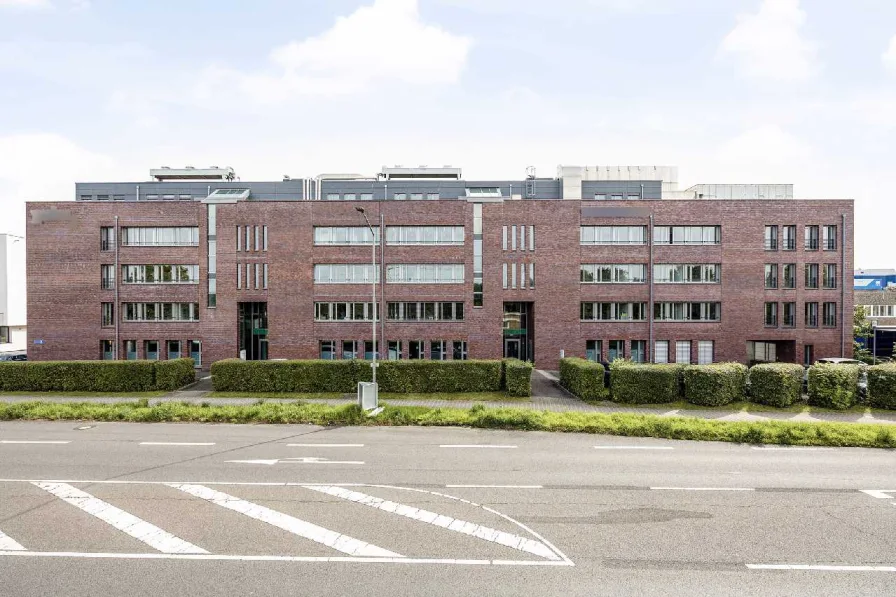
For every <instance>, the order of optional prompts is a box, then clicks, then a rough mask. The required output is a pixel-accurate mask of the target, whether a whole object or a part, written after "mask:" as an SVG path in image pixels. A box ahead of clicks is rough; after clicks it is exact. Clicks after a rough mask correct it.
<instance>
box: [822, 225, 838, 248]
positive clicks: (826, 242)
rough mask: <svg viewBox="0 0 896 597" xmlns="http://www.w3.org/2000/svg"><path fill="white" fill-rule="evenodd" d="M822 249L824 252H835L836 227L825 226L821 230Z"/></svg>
mask: <svg viewBox="0 0 896 597" xmlns="http://www.w3.org/2000/svg"><path fill="white" fill-rule="evenodd" d="M821 240H822V248H823V249H824V250H825V251H836V250H837V227H836V226H825V227H824V228H822V238H821Z"/></svg>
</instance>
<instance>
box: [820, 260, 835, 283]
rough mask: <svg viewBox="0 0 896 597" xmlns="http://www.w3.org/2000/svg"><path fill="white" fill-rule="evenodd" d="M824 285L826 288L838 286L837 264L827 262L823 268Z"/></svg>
mask: <svg viewBox="0 0 896 597" xmlns="http://www.w3.org/2000/svg"><path fill="white" fill-rule="evenodd" d="M821 273H822V276H821V279H822V286H823V287H824V288H837V264H836V263H826V264H824V269H822V270H821Z"/></svg>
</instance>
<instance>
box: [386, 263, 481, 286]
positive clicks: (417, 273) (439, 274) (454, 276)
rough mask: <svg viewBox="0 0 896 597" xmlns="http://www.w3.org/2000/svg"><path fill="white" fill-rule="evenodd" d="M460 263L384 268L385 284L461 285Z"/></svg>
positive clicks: (462, 275) (462, 270)
mask: <svg viewBox="0 0 896 597" xmlns="http://www.w3.org/2000/svg"><path fill="white" fill-rule="evenodd" d="M463 281H464V265H463V264H462V263H441V264H434V263H421V264H413V263H403V264H399V265H387V266H386V283H387V284H398V283H405V284H462V283H463Z"/></svg>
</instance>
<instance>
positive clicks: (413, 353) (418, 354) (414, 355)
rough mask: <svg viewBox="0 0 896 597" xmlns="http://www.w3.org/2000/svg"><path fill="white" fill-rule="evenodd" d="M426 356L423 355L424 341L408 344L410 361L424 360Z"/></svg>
mask: <svg viewBox="0 0 896 597" xmlns="http://www.w3.org/2000/svg"><path fill="white" fill-rule="evenodd" d="M425 356H426V355H424V353H423V340H411V341H410V342H408V358H409V359H422V358H425Z"/></svg>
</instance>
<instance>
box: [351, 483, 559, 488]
mask: <svg viewBox="0 0 896 597" xmlns="http://www.w3.org/2000/svg"><path fill="white" fill-rule="evenodd" d="M341 485H342V484H341ZM342 486H343V487H344V485H342ZM445 487H446V488H448V489H451V488H452V487H454V488H461V489H544V486H542V485H446V486H445Z"/></svg>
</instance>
